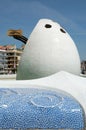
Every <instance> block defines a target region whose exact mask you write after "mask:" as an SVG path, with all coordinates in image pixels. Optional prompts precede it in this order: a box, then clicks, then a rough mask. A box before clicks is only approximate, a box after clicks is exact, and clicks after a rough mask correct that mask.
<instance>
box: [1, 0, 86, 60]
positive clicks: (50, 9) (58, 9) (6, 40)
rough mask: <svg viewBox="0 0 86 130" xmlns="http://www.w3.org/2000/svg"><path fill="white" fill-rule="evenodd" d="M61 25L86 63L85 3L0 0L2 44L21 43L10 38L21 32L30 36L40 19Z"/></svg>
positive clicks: (84, 1)
mask: <svg viewBox="0 0 86 130" xmlns="http://www.w3.org/2000/svg"><path fill="white" fill-rule="evenodd" d="M42 18H47V19H51V20H53V21H55V22H58V23H59V24H60V25H61V26H62V27H63V28H65V30H66V31H67V32H68V33H69V34H70V36H71V37H72V39H73V40H74V42H75V44H76V46H77V49H78V52H79V55H80V59H81V61H82V60H86V0H0V45H7V44H13V45H14V44H16V46H17V47H20V46H21V45H22V42H20V41H18V40H16V39H13V38H12V37H9V36H7V31H8V30H9V29H22V30H23V35H24V36H26V37H29V35H30V34H31V32H32V30H33V29H34V27H35V25H36V24H37V22H38V21H39V19H42Z"/></svg>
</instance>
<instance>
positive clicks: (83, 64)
mask: <svg viewBox="0 0 86 130" xmlns="http://www.w3.org/2000/svg"><path fill="white" fill-rule="evenodd" d="M81 73H82V74H86V61H85V60H84V61H82V62H81Z"/></svg>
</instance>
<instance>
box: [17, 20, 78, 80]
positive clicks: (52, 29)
mask: <svg viewBox="0 0 86 130" xmlns="http://www.w3.org/2000/svg"><path fill="white" fill-rule="evenodd" d="M59 71H67V72H70V73H73V74H76V75H79V74H80V59H79V54H78V51H77V48H76V46H75V44H74V42H73V40H72V39H71V37H70V36H69V34H68V33H67V32H66V31H65V30H64V29H63V28H62V27H61V26H60V25H59V24H58V23H56V22H53V21H51V20H48V19H41V20H40V21H39V22H38V24H37V25H36V27H35V28H34V30H33V32H32V33H31V35H30V37H29V40H28V41H27V44H26V46H25V49H24V52H23V55H22V58H21V61H20V65H19V68H18V74H17V79H18V80H20V79H21V80H24V79H36V78H41V77H46V76H49V75H52V74H54V73H57V72H59Z"/></svg>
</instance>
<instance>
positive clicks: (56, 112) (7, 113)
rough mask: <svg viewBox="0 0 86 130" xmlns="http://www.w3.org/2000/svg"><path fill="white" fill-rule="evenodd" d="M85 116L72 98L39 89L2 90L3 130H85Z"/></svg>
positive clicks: (0, 99) (0, 101) (61, 93)
mask: <svg viewBox="0 0 86 130" xmlns="http://www.w3.org/2000/svg"><path fill="white" fill-rule="evenodd" d="M84 120H85V119H84V112H83V109H82V107H81V106H80V104H79V103H78V102H77V101H76V100H75V99H74V98H73V97H72V96H70V95H69V94H67V93H65V92H62V91H59V90H57V91H54V90H49V89H39V88H17V89H12V88H10V89H8V88H0V128H6V129H9V128H42V129H62V128H64V129H82V128H84Z"/></svg>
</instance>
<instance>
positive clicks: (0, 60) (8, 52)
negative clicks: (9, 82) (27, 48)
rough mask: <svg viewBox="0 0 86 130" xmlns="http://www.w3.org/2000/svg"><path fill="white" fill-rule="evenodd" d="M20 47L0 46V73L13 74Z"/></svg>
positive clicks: (15, 69)
mask: <svg viewBox="0 0 86 130" xmlns="http://www.w3.org/2000/svg"><path fill="white" fill-rule="evenodd" d="M22 51H23V50H22V49H17V48H16V46H15V45H14V46H12V45H7V46H0V74H15V73H16V72H17V67H18V65H19V61H20V57H21V54H22Z"/></svg>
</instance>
